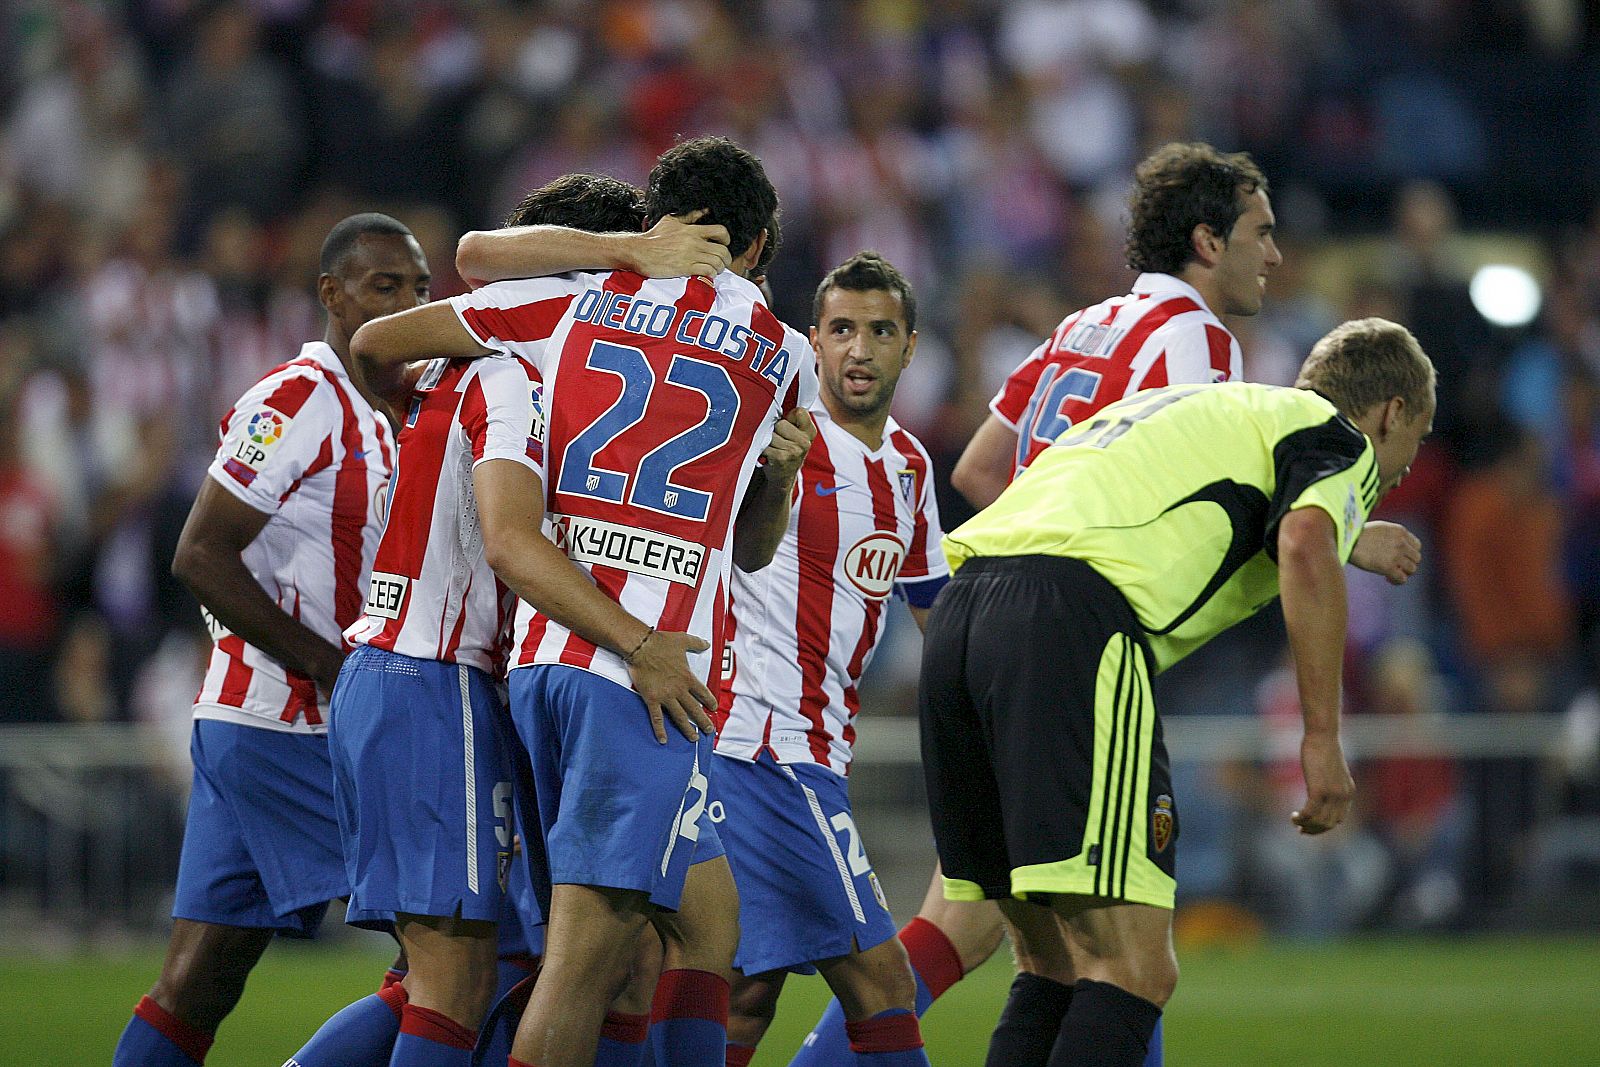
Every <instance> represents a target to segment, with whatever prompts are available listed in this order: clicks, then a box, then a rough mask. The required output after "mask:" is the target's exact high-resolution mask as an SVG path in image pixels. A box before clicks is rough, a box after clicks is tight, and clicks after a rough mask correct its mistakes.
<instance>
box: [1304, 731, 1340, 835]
mask: <svg viewBox="0 0 1600 1067" xmlns="http://www.w3.org/2000/svg"><path fill="white" fill-rule="evenodd" d="M1300 769H1301V770H1302V771H1303V772H1304V773H1305V776H1306V802H1305V804H1304V805H1303V806H1302V807H1301V808H1300V810H1299V811H1297V812H1294V813H1293V814H1291V815H1290V816H1289V821H1290V822H1292V823H1294V824H1295V825H1296V826H1298V827H1299V828H1300V832H1301V833H1303V834H1320V833H1323V832H1324V831H1327V830H1332V829H1333V828H1334V827H1335V826H1338V825H1339V824H1340V823H1342V822H1344V817H1345V816H1346V815H1348V814H1349V813H1350V801H1351V800H1352V799H1353V798H1354V797H1355V793H1356V783H1355V780H1354V779H1353V778H1351V777H1350V767H1349V765H1348V764H1346V763H1345V760H1344V748H1343V746H1341V745H1340V744H1339V737H1338V735H1337V734H1334V735H1329V736H1324V735H1317V734H1307V735H1306V737H1305V739H1304V740H1302V741H1301V742H1300Z"/></svg>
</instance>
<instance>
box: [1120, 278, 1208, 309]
mask: <svg viewBox="0 0 1600 1067" xmlns="http://www.w3.org/2000/svg"><path fill="white" fill-rule="evenodd" d="M1133 291H1134V292H1135V293H1139V294H1148V295H1150V296H1186V297H1188V298H1189V299H1190V300H1193V301H1194V302H1195V303H1196V304H1199V305H1200V306H1201V307H1203V308H1205V309H1206V310H1207V311H1210V310H1211V306H1210V305H1209V304H1207V303H1206V298H1205V297H1203V296H1201V295H1200V290H1198V289H1196V288H1195V287H1194V286H1192V285H1190V284H1189V283H1188V282H1186V281H1184V280H1183V279H1182V278H1179V277H1177V276H1176V275H1173V274H1141V275H1139V277H1138V278H1136V279H1134V283H1133ZM1213 314H1214V313H1213Z"/></svg>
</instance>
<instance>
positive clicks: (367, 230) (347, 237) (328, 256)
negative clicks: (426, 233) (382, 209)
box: [318, 211, 412, 274]
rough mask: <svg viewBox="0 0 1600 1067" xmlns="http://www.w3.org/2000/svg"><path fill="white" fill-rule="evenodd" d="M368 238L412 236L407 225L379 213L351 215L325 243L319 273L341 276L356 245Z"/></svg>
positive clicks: (333, 231) (340, 223)
mask: <svg viewBox="0 0 1600 1067" xmlns="http://www.w3.org/2000/svg"><path fill="white" fill-rule="evenodd" d="M368 234H379V235H382V236H386V237H411V236H412V233H411V231H410V230H409V229H407V228H406V225H405V223H403V222H401V221H400V220H399V219H395V218H391V217H390V216H388V215H384V214H381V213H379V212H377V211H363V212H362V213H361V214H359V215H351V216H350V217H349V218H347V219H344V220H342V221H340V222H339V223H338V224H336V225H335V226H334V227H333V229H331V230H329V231H328V236H327V237H325V238H324V239H323V241H322V258H321V260H320V264H321V265H320V266H319V267H318V269H319V270H321V271H322V273H323V274H339V273H341V272H342V271H343V270H344V266H345V260H346V259H348V258H349V257H350V253H351V252H354V251H355V248H356V242H358V241H360V240H361V238H363V237H365V236H367V235H368Z"/></svg>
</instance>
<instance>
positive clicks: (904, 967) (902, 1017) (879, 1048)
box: [802, 937, 928, 1067]
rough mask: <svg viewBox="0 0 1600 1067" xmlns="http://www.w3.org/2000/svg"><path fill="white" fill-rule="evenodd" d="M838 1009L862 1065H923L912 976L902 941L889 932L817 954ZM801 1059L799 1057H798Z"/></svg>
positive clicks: (924, 1063)
mask: <svg viewBox="0 0 1600 1067" xmlns="http://www.w3.org/2000/svg"><path fill="white" fill-rule="evenodd" d="M817 969H818V970H819V971H821V972H822V976H823V977H824V978H826V979H827V981H828V988H830V989H832V990H833V995H834V996H835V997H837V998H838V999H839V1004H840V1006H841V1007H842V1008H843V1010H844V1017H845V1024H844V1028H845V1035H846V1036H847V1037H848V1038H849V1039H850V1050H851V1051H852V1052H854V1053H855V1062H856V1063H858V1064H861V1065H862V1067H867V1065H869V1064H870V1065H872V1067H918V1065H921V1067H927V1063H928V1055H927V1053H926V1052H924V1051H923V1049H922V1030H921V1027H919V1026H918V1024H917V1013H916V997H917V987H916V980H915V978H913V977H912V974H911V961H910V960H909V958H908V957H907V956H906V950H905V946H904V945H902V944H901V943H900V939H899V938H897V937H891V938H889V939H888V940H886V941H883V942H881V943H879V944H877V945H874V946H872V947H871V948H869V949H866V950H864V951H857V952H852V953H850V954H849V955H846V956H839V957H836V958H834V959H831V960H819V961H818V962H817ZM802 1062H804V1060H802Z"/></svg>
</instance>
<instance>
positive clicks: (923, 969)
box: [900, 915, 962, 1000]
mask: <svg viewBox="0 0 1600 1067" xmlns="http://www.w3.org/2000/svg"><path fill="white" fill-rule="evenodd" d="M900 943H901V944H902V945H904V946H905V947H906V955H908V956H910V957H911V969H912V970H914V971H916V972H917V975H918V976H919V977H920V978H921V979H922V984H923V985H925V986H927V987H928V992H929V993H931V994H932V995H933V999H934V1000H938V999H939V998H940V997H942V996H944V994H945V991H946V990H947V989H949V988H950V987H951V986H953V985H955V984H956V983H957V982H959V981H961V976H962V970H961V953H959V952H957V951H956V946H955V945H954V944H953V943H952V942H951V940H950V938H948V937H946V936H945V932H944V931H943V930H941V929H939V928H938V927H937V926H935V925H934V924H933V923H931V922H929V921H928V920H927V919H924V918H922V917H921V916H920V915H919V916H918V917H917V918H915V919H912V920H911V921H910V922H908V923H906V925H905V929H903V930H901V931H900Z"/></svg>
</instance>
